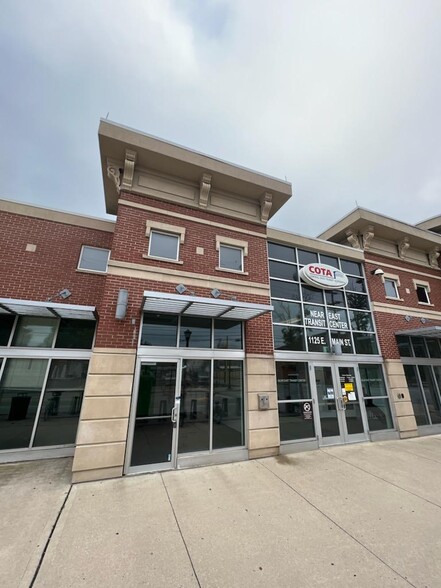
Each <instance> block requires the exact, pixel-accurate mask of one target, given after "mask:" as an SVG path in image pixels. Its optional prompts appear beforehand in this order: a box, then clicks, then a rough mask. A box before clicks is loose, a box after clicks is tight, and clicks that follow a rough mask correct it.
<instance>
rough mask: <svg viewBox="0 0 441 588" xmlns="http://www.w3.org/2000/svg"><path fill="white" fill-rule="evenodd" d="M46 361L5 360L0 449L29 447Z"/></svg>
mask: <svg viewBox="0 0 441 588" xmlns="http://www.w3.org/2000/svg"><path fill="white" fill-rule="evenodd" d="M47 366H48V360H47V359H8V360H6V366H5V369H4V372H3V376H2V380H1V382H0V415H1V416H0V419H1V426H0V449H19V448H25V447H29V444H30V442H31V435H32V429H33V427H34V421H35V415H36V414H37V408H38V403H39V400H40V395H41V390H42V388H43V384H44V379H45V376H46V370H47Z"/></svg>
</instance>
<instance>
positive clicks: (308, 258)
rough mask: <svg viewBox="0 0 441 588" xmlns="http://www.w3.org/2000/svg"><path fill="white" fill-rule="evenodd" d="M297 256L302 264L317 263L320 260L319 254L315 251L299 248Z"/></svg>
mask: <svg viewBox="0 0 441 588" xmlns="http://www.w3.org/2000/svg"><path fill="white" fill-rule="evenodd" d="M297 256H298V258H299V264H300V265H307V264H308V263H316V262H317V261H318V255H317V253H314V252H313V251H303V250H302V249H298V250H297Z"/></svg>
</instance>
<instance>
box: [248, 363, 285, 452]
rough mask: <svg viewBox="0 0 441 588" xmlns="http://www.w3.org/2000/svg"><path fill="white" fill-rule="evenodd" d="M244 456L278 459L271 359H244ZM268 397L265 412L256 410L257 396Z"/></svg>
mask: <svg viewBox="0 0 441 588" xmlns="http://www.w3.org/2000/svg"><path fill="white" fill-rule="evenodd" d="M246 373H247V391H248V455H249V458H250V459H255V458H258V457H268V456H270V455H278V454H279V447H280V435H279V413H278V408H277V389H276V367H275V363H274V357H273V356H272V355H251V354H250V355H247V358H246ZM259 394H268V396H269V410H259V405H258V395H259Z"/></svg>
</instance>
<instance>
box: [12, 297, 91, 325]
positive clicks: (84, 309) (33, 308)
mask: <svg viewBox="0 0 441 588" xmlns="http://www.w3.org/2000/svg"><path fill="white" fill-rule="evenodd" d="M0 314H18V315H27V316H41V317H52V318H53V317H57V318H63V319H82V320H95V319H96V317H95V307H94V306H80V305H78V304H59V303H55V302H34V301H32V300H14V299H13V298H0Z"/></svg>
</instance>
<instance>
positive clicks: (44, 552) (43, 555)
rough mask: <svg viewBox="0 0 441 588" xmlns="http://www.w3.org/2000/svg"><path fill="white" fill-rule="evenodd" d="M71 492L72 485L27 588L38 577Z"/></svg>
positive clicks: (30, 587) (30, 586) (31, 585)
mask: <svg viewBox="0 0 441 588" xmlns="http://www.w3.org/2000/svg"><path fill="white" fill-rule="evenodd" d="M71 490H72V484H71V485H70V486H69V490H68V491H67V493H66V496H65V497H64V500H63V504H62V505H61V508H60V511H59V513H58V515H57V518H56V519H55V522H54V524H53V525H52V529H51V532H50V533H49V537H48V538H47V540H46V544H45V546H44V549H43V552H42V554H41V556H40V559H39V562H38V565H37V568H36V570H35V572H34V575H33V576H32V580H31V583H30V584H29V588H32V587H33V585H34V584H35V581H36V579H37V577H38V574H39V572H40V568H41V566H42V565H43V561H44V558H45V556H46V552H47V550H48V548H49V544H50V542H51V539H52V536H53V534H54V533H55V529H56V527H57V525H58V521H59V520H60V517H61V514H62V512H63V510H64V507H65V506H66V503H67V501H68V499H69V496H70V491H71Z"/></svg>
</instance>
